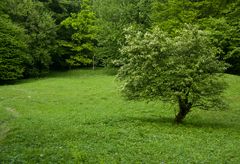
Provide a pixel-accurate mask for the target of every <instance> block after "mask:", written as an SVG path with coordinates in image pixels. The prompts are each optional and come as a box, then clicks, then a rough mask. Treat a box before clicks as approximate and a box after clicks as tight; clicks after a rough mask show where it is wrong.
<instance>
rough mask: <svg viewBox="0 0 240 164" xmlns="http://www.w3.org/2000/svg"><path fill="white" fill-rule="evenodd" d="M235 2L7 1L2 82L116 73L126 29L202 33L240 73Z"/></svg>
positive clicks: (2, 5) (3, 5)
mask: <svg viewBox="0 0 240 164" xmlns="http://www.w3.org/2000/svg"><path fill="white" fill-rule="evenodd" d="M239 8H240V1H239V0H181V1H178V0H7V1H1V2H0V17H1V19H0V21H1V22H0V35H1V37H0V49H1V51H0V82H1V83H8V82H10V81H15V80H18V79H23V78H31V77H42V76H45V75H47V74H48V73H49V71H51V70H69V69H75V68H83V67H108V68H119V67H121V66H122V65H123V63H124V61H125V60H128V59H127V56H126V55H124V54H123V53H121V51H120V50H121V48H122V47H123V46H124V45H126V35H127V33H128V32H127V31H126V29H127V28H129V27H132V28H134V30H135V32H136V31H141V32H143V33H144V32H148V31H152V30H153V29H154V28H156V27H158V28H160V29H161V30H162V31H164V32H167V33H168V34H169V35H170V36H172V37H174V36H176V35H177V33H178V32H177V31H178V30H179V29H181V28H183V27H185V26H186V25H191V26H196V27H197V28H198V29H199V30H203V31H206V32H207V33H208V37H209V39H210V40H211V41H212V43H213V44H214V46H215V47H217V48H218V53H217V58H218V60H220V61H225V62H227V63H228V64H229V66H228V68H227V69H226V70H225V72H227V73H231V74H239V71H240V45H239V44H240V41H239V36H240V29H239V27H240V25H239V23H240V17H239V15H240V13H239V12H240V9H239Z"/></svg>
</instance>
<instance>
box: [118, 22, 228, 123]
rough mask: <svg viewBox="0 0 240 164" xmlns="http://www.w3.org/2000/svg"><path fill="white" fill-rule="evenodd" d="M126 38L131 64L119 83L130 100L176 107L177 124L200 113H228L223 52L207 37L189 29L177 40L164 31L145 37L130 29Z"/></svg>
mask: <svg viewBox="0 0 240 164" xmlns="http://www.w3.org/2000/svg"><path fill="white" fill-rule="evenodd" d="M126 32H127V34H126V46H124V47H123V48H122V49H121V52H122V53H123V54H124V55H126V56H127V58H128V60H126V61H125V64H124V65H123V66H122V67H121V69H120V70H119V73H118V78H119V79H120V80H121V81H122V86H121V88H122V93H123V95H125V96H126V97H127V98H128V99H132V100H159V99H160V100H164V101H169V102H173V103H177V104H178V106H179V112H178V114H177V115H176V117H175V122H177V123H181V122H182V120H183V119H184V118H185V116H186V115H187V113H189V112H190V110H191V109H194V108H196V107H198V108H200V109H210V108H216V109H219V108H223V107H224V103H223V101H222V97H221V93H222V91H223V89H224V87H225V83H224V82H223V81H221V75H222V72H223V71H224V70H225V69H226V66H227V65H226V64H225V63H224V62H223V61H219V60H217V58H216V54H217V53H218V51H219V50H218V49H217V48H215V47H214V46H212V44H211V43H210V41H209V38H208V36H207V33H206V32H204V31H201V30H198V29H196V28H194V27H192V26H189V25H188V26H187V27H186V28H184V29H181V30H179V31H177V33H176V36H175V37H170V36H169V34H168V33H166V32H163V31H161V30H160V29H159V28H154V30H152V31H150V32H146V33H142V32H139V31H134V30H133V29H132V28H130V29H128V30H127V31H126Z"/></svg>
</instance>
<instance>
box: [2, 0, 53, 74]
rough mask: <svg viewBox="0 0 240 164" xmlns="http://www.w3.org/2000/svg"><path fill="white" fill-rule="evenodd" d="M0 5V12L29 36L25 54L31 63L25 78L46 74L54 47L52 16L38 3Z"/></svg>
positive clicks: (13, 0)
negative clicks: (30, 59) (29, 57)
mask: <svg viewBox="0 0 240 164" xmlns="http://www.w3.org/2000/svg"><path fill="white" fill-rule="evenodd" d="M2 3H3V8H2V10H3V11H4V12H5V13H7V14H8V15H9V16H10V18H11V20H12V21H13V22H15V23H17V24H18V25H20V26H22V27H24V29H25V33H26V34H27V35H28V36H29V37H28V40H27V45H28V49H27V51H28V52H27V53H28V54H30V56H31V57H32V61H31V63H28V64H27V65H26V67H27V69H25V71H24V75H25V77H31V76H39V75H42V74H45V73H47V72H48V71H49V65H50V64H51V52H52V51H53V49H54V46H55V45H56V44H55V43H54V42H55V36H56V26H55V22H54V20H53V18H52V14H51V13H50V12H49V11H48V10H46V8H45V7H44V5H43V3H41V2H39V1H33V0H8V1H4V2H2Z"/></svg>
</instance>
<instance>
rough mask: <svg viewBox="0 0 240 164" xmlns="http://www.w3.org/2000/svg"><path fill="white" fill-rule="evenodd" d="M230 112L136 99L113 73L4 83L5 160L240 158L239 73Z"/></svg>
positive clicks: (1, 126) (232, 83)
mask: <svg viewBox="0 0 240 164" xmlns="http://www.w3.org/2000/svg"><path fill="white" fill-rule="evenodd" d="M225 79H226V81H227V82H228V84H229V88H228V90H227V91H226V92H225V95H226V97H227V101H228V102H229V104H230V109H229V110H227V111H200V110H194V111H192V112H191V113H190V114H189V115H188V116H187V117H186V119H185V121H184V124H183V125H173V124H172V122H173V119H174V114H175V111H174V106H172V105H169V104H164V103H162V102H151V103H145V102H129V101H126V100H124V99H123V98H122V97H121V96H120V95H119V92H118V85H117V82H116V80H115V77H114V76H113V75H108V74H106V72H105V71H104V70H102V69H99V70H95V71H93V70H72V71H68V72H62V73H53V74H51V75H50V76H49V77H46V78H40V79H30V80H24V81H22V82H20V83H17V84H15V85H4V86H0V163H66V162H67V163H239V162H240V153H239V152H240V77H239V76H233V75H226V76H225Z"/></svg>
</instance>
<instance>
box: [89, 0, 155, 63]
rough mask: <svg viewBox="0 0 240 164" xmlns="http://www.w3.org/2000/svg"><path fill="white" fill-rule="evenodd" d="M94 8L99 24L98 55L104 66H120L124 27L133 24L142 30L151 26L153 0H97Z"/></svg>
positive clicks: (94, 2)
mask: <svg viewBox="0 0 240 164" xmlns="http://www.w3.org/2000/svg"><path fill="white" fill-rule="evenodd" d="M93 8H94V11H95V12H96V15H97V18H98V26H99V32H98V35H97V40H98V47H97V53H98V57H99V58H100V60H101V61H102V62H103V65H104V66H110V67H112V66H120V65H122V63H121V58H122V55H121V53H120V52H119V49H120V48H121V47H122V45H123V44H124V42H125V39H124V31H123V29H124V28H126V27H128V26H129V25H133V24H134V25H135V26H136V27H138V28H139V29H142V30H143V29H146V28H149V27H150V26H151V21H150V18H149V13H150V10H151V0H95V1H93Z"/></svg>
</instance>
